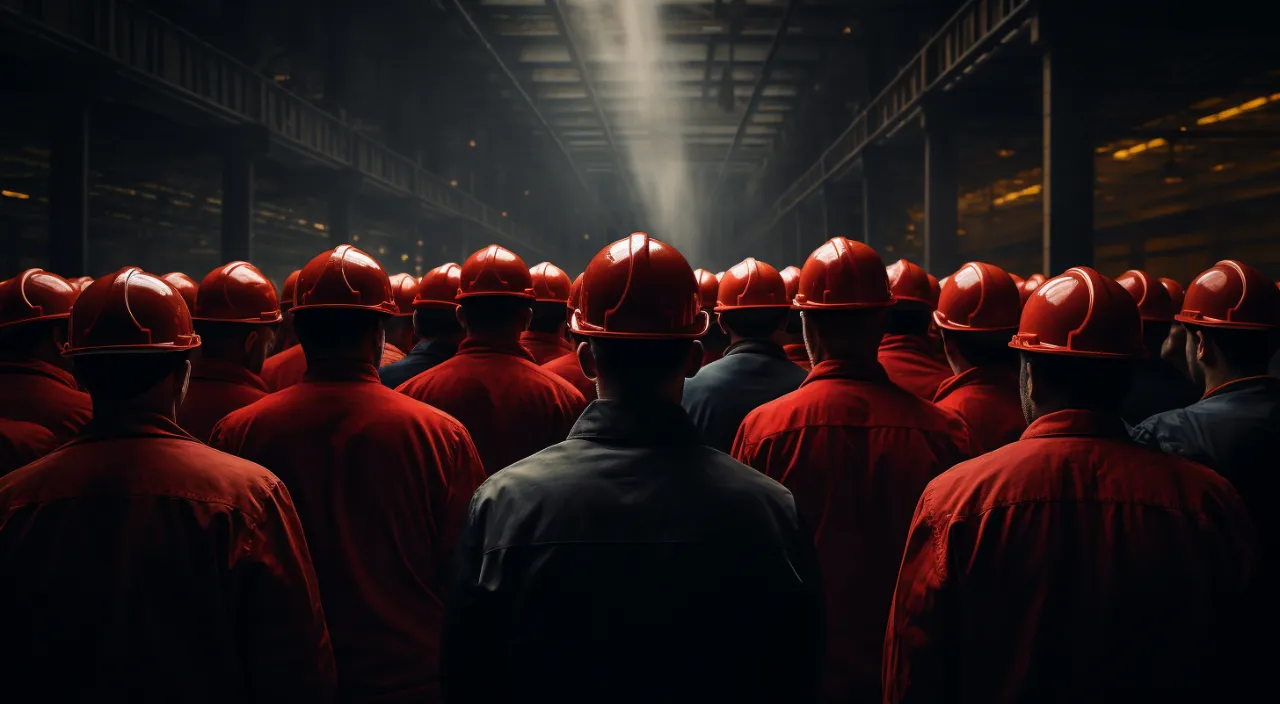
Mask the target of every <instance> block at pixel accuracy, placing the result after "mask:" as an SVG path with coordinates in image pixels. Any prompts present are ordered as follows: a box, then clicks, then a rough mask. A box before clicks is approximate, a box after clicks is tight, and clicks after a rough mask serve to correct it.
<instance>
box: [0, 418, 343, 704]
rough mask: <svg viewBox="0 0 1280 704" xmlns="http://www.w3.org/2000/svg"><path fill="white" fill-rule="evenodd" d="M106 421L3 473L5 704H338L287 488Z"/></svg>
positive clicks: (181, 440) (201, 451)
mask: <svg viewBox="0 0 1280 704" xmlns="http://www.w3.org/2000/svg"><path fill="white" fill-rule="evenodd" d="M107 423H108V424H109V425H108V426H107V427H102V425H100V424H98V423H95V424H94V425H91V426H89V427H88V428H86V430H85V432H84V433H82V434H81V435H79V436H78V437H77V438H76V439H75V440H73V441H71V442H70V443H68V444H67V445H65V446H63V447H61V448H59V449H58V450H56V451H55V452H53V453H52V454H49V455H47V456H45V457H44V458H43V459H40V460H37V461H36V462H35V463H33V464H30V465H27V466H26V467H24V468H22V469H20V470H18V471H16V472H13V473H11V474H9V475H8V476H6V477H4V478H3V479H0V623H3V624H4V637H3V638H0V682H4V687H5V694H6V696H7V698H9V700H11V701H36V700H37V697H38V699H39V700H42V701H78V700H82V699H84V698H85V697H86V696H88V695H87V693H89V692H92V695H91V698H92V699H93V700H95V701H104V702H106V701H191V702H244V701H266V702H286V701H288V702H293V701H298V702H302V701H307V702H310V701H317V702H320V701H329V700H331V699H332V697H333V694H334V688H335V681H336V675H335V671H334V664H333V650H332V648H331V646H330V642H329V634H328V631H327V630H326V629H325V620H324V612H323V610H322V609H321V606H320V594H319V591H318V589H317V582H316V575H315V572H313V570H312V567H311V559H310V557H309V556H308V553H307V543H306V541H305V540H304V539H303V535H302V526H301V525H300V524H299V522H298V515H297V513H296V512H295V511H294V508H293V502H292V500H291V499H290V498H289V492H288V490H287V489H286V488H285V486H284V484H282V483H281V481H280V480H279V479H278V478H276V477H275V476H273V475H272V474H271V473H270V472H268V471H267V470H265V469H263V468H262V467H260V466H258V465H255V464H253V463H251V462H245V461H244V460H241V459H238V458H235V457H232V456H230V455H226V454H223V453H221V452H216V451H214V450H212V449H210V448H208V447H205V446H204V445H203V444H201V443H199V442H197V441H196V440H195V439H194V438H192V437H190V436H188V435H187V434H186V433H184V432H183V431H182V430H181V429H180V428H178V426H177V425H175V424H174V423H173V422H172V421H170V420H169V419H167V418H164V417H162V416H158V415H143V416H132V417H127V418H120V417H113V418H111V419H108V420H107ZM15 692H17V693H18V694H15Z"/></svg>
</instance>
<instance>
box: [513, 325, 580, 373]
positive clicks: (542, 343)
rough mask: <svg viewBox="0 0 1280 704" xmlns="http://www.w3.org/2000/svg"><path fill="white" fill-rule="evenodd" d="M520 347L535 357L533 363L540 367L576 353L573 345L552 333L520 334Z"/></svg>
mask: <svg viewBox="0 0 1280 704" xmlns="http://www.w3.org/2000/svg"><path fill="white" fill-rule="evenodd" d="M520 346H521V347H524V348H525V349H526V350H528V351H529V354H531V355H533V363H534V364H537V365H539V366H541V365H544V364H546V363H547V362H550V361H551V360H553V359H559V358H560V357H563V356H565V355H567V354H569V353H571V352H573V351H574V346H573V343H571V342H569V341H568V340H566V339H564V337H562V336H560V335H557V334H555V333H550V332H535V331H533V330H525V331H524V332H522V333H520Z"/></svg>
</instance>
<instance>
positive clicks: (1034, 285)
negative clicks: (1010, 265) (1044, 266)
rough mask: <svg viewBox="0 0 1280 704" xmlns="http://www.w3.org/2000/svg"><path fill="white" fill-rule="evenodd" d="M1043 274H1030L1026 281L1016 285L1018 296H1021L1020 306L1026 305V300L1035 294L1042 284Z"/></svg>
mask: <svg viewBox="0 0 1280 704" xmlns="http://www.w3.org/2000/svg"><path fill="white" fill-rule="evenodd" d="M1044 281H1045V279H1044V274H1039V273H1037V274H1032V275H1031V276H1028V277H1027V280H1026V281H1023V282H1021V283H1019V284H1018V294H1019V295H1021V296H1022V305H1024V306H1025V305H1026V304H1027V299H1029V298H1031V294H1033V293H1035V292H1036V289H1038V288H1040V286H1041V285H1043V284H1044Z"/></svg>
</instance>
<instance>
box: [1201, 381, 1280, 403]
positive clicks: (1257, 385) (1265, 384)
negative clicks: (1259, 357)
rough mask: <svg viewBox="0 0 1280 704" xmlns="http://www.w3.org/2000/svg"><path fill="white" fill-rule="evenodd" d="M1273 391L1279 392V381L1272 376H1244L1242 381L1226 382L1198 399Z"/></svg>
mask: <svg viewBox="0 0 1280 704" xmlns="http://www.w3.org/2000/svg"><path fill="white" fill-rule="evenodd" d="M1262 389H1268V390H1274V391H1276V392H1280V379H1276V378H1275V377H1272V376H1266V375H1264V376H1246V377H1244V378H1243V379H1236V380H1235V381H1228V382H1227V383H1225V384H1223V385H1221V386H1218V387H1216V388H1213V389H1209V391H1208V393H1206V394H1205V395H1204V396H1202V397H1201V398H1200V400H1201V401H1203V400H1205V399H1207V398H1213V397H1216V396H1225V395H1227V394H1233V393H1239V392H1242V391H1243V392H1247V391H1253V390H1262Z"/></svg>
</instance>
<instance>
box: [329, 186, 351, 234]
mask: <svg viewBox="0 0 1280 704" xmlns="http://www.w3.org/2000/svg"><path fill="white" fill-rule="evenodd" d="M351 199H352V193H351V191H350V190H348V189H346V188H339V189H337V190H335V191H334V192H333V193H331V194H330V195H329V204H328V205H329V214H328V218H329V223H328V226H329V241H330V242H332V243H333V245H334V246H335V247H336V246H338V245H340V244H347V243H349V242H351Z"/></svg>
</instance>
